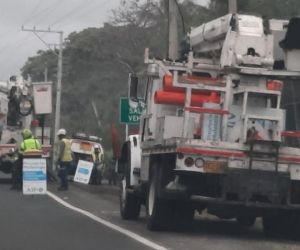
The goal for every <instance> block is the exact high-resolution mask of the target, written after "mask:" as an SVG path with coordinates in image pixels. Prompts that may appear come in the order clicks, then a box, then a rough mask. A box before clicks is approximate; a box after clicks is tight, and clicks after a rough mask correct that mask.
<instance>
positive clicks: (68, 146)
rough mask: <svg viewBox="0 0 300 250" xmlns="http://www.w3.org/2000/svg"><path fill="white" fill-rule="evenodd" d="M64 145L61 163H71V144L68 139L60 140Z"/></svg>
mask: <svg viewBox="0 0 300 250" xmlns="http://www.w3.org/2000/svg"><path fill="white" fill-rule="evenodd" d="M62 141H63V142H64V144H65V148H64V152H63V155H62V159H61V161H66V162H69V161H72V152H71V142H70V140H68V139H65V138H64V139H62Z"/></svg>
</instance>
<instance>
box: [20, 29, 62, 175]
mask: <svg viewBox="0 0 300 250" xmlns="http://www.w3.org/2000/svg"><path fill="white" fill-rule="evenodd" d="M22 30H23V31H29V32H33V33H34V34H35V35H36V36H37V37H38V38H39V39H40V40H41V41H42V42H43V43H44V44H45V45H46V46H47V47H48V48H49V49H50V50H52V49H51V47H50V46H49V44H47V43H46V42H45V41H44V40H43V39H42V38H41V37H40V36H39V35H38V34H39V33H56V34H59V53H58V55H57V53H55V52H54V51H53V53H54V54H55V55H57V57H58V63H57V64H58V66H57V67H58V69H57V85H56V106H55V122H54V131H53V145H54V146H55V145H56V141H57V138H56V133H57V131H58V129H59V127H60V106H61V80H62V59H63V54H62V49H63V34H64V33H63V31H59V30H51V29H50V28H49V29H47V30H42V29H36V28H35V27H33V29H25V28H24V27H22ZM53 151H54V150H53ZM52 168H53V169H54V168H55V166H54V161H52Z"/></svg>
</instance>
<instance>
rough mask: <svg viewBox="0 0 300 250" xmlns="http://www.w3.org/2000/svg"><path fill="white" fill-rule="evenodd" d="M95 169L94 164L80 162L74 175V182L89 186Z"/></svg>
mask: <svg viewBox="0 0 300 250" xmlns="http://www.w3.org/2000/svg"><path fill="white" fill-rule="evenodd" d="M93 167H94V163H93V162H89V161H83V160H79V161H78V165H77V168H76V172H75V175H74V181H75V182H80V183H83V184H89V182H90V178H91V174H92V170H93Z"/></svg>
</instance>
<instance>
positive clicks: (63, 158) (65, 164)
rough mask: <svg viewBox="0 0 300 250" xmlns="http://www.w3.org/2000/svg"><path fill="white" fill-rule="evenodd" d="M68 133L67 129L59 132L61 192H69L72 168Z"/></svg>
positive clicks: (58, 159)
mask: <svg viewBox="0 0 300 250" xmlns="http://www.w3.org/2000/svg"><path fill="white" fill-rule="evenodd" d="M66 135H67V131H66V130H65V129H63V128H62V129H59V130H58V132H57V136H58V139H59V140H60V142H59V151H58V158H57V165H58V176H59V178H60V186H59V188H58V190H59V191H65V190H68V188H69V184H68V172H69V169H70V168H71V166H72V160H73V158H72V152H71V142H70V140H69V139H67V138H66Z"/></svg>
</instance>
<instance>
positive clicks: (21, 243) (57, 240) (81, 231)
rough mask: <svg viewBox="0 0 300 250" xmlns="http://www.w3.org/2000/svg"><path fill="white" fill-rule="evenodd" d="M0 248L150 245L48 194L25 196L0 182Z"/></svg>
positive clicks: (63, 249)
mask: <svg viewBox="0 0 300 250" xmlns="http://www.w3.org/2000/svg"><path fill="white" fill-rule="evenodd" d="M0 197H1V199H0V234H1V236H0V239H1V240H0V249H1V250H69V249H72V250H83V249H84V250H94V249H95V250H99V249H111V250H116V249H126V250H133V249H150V248H147V247H145V246H144V245H142V244H140V243H139V242H136V241H134V240H133V239H131V238H128V237H126V236H125V235H123V234H121V233H119V232H116V231H114V230H111V229H109V228H107V227H106V226H104V225H102V224H100V223H97V222H95V221H93V220H91V219H89V218H87V217H86V216H83V215H81V214H79V213H76V212H73V211H71V210H70V209H67V208H65V207H63V206H62V205H60V204H58V203H57V202H56V201H54V200H53V199H51V198H50V197H49V196H24V195H22V193H21V192H20V191H10V190H9V185H7V184H1V185H0Z"/></svg>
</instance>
